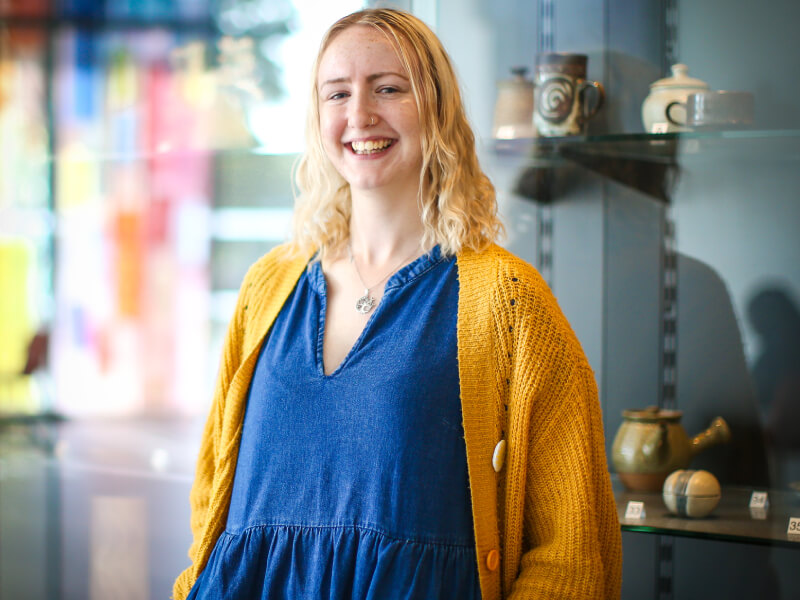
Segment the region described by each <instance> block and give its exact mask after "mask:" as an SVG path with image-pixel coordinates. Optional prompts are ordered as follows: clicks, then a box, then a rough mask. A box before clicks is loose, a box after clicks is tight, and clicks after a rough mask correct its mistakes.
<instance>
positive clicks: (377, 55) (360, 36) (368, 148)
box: [317, 25, 422, 197]
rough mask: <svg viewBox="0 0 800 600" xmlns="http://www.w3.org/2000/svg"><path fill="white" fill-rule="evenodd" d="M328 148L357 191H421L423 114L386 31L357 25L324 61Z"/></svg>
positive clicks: (321, 80)
mask: <svg viewBox="0 0 800 600" xmlns="http://www.w3.org/2000/svg"><path fill="white" fill-rule="evenodd" d="M317 93H318V95H319V119H320V133H321V136H322V144H323V147H324V149H325V153H326V155H327V156H328V159H329V160H330V161H331V162H332V163H333V165H334V167H335V168H336V170H337V171H338V172H339V174H340V175H341V176H342V177H343V178H344V179H345V181H347V182H348V183H349V184H350V188H351V192H352V193H354V194H357V193H358V192H360V191H376V192H385V193H393V194H402V193H409V192H413V193H414V196H415V197H416V192H417V190H418V188H419V176H420V170H421V168H422V146H421V139H420V124H419V114H418V111H417V103H416V101H415V99H414V94H413V92H412V89H411V81H410V80H409V76H408V73H407V71H406V69H405V67H404V66H403V63H402V62H401V61H400V59H399V57H398V56H397V53H396V51H395V49H394V47H393V46H392V44H391V43H390V41H389V40H388V39H387V37H386V36H385V35H384V34H383V32H381V31H379V30H378V29H376V28H374V27H371V26H367V25H353V26H351V27H348V28H347V29H345V30H344V31H342V32H341V33H339V34H338V35H337V36H336V37H335V38H334V39H333V41H332V42H331V43H330V45H329V46H328V48H327V49H326V50H325V52H324V54H323V55H322V60H321V61H320V64H319V71H318V74H317Z"/></svg>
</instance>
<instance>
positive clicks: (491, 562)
mask: <svg viewBox="0 0 800 600" xmlns="http://www.w3.org/2000/svg"><path fill="white" fill-rule="evenodd" d="M499 566H500V553H499V552H498V551H497V550H490V551H489V554H487V555H486V567H487V568H488V569H489V570H490V571H497V567H499Z"/></svg>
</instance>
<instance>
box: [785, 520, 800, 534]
mask: <svg viewBox="0 0 800 600" xmlns="http://www.w3.org/2000/svg"><path fill="white" fill-rule="evenodd" d="M786 534H787V535H800V517H790V518H789V527H787V528H786Z"/></svg>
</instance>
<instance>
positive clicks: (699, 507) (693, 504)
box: [662, 469, 722, 519]
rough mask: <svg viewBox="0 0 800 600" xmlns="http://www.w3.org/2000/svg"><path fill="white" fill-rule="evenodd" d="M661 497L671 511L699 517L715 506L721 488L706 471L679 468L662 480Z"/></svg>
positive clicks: (680, 514) (709, 511)
mask: <svg viewBox="0 0 800 600" xmlns="http://www.w3.org/2000/svg"><path fill="white" fill-rule="evenodd" d="M662 497H663V498H664V504H665V505H666V507H667V508H668V509H669V511H670V512H671V513H673V514H676V515H678V516H679V517H691V518H693V519H701V518H703V517H707V516H708V515H709V514H710V513H711V511H712V510H714V509H715V508H716V507H717V504H719V500H720V498H721V497H722V488H720V486H719V481H717V478H716V477H714V476H713V475H712V474H711V473H709V472H708V471H703V470H697V471H692V470H684V469H679V470H677V471H675V472H673V473H671V474H670V475H669V477H667V479H666V480H665V481H664V488H663V491H662Z"/></svg>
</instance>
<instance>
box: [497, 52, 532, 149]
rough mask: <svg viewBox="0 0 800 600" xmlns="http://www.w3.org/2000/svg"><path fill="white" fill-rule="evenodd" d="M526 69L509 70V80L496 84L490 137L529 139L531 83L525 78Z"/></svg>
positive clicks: (530, 135) (530, 130)
mask: <svg viewBox="0 0 800 600" xmlns="http://www.w3.org/2000/svg"><path fill="white" fill-rule="evenodd" d="M527 72H528V69H526V68H525V67H516V68H513V69H511V73H512V74H513V75H514V77H512V78H511V79H507V80H505V81H500V82H498V84H497V101H496V103H495V105H494V123H493V127H492V136H493V137H494V138H495V139H499V140H513V139H518V138H531V137H533V136H534V135H535V131H534V129H533V81H531V80H530V79H528V78H527V77H525V74H526V73H527Z"/></svg>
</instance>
